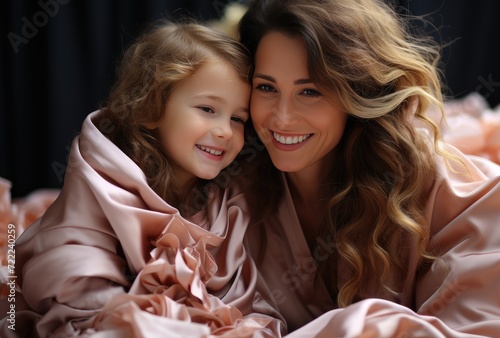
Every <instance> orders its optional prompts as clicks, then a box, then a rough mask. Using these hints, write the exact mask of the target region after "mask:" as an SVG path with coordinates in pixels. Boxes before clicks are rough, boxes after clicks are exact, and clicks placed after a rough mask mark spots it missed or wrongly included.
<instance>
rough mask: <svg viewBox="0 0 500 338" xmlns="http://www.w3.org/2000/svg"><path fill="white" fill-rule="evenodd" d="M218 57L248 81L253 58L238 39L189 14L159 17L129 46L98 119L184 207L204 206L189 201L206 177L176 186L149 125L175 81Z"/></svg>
mask: <svg viewBox="0 0 500 338" xmlns="http://www.w3.org/2000/svg"><path fill="white" fill-rule="evenodd" d="M214 60H215V61H224V62H227V63H229V64H231V65H232V66H233V67H234V69H235V70H236V72H237V73H238V74H239V75H240V76H241V79H242V80H244V81H248V75H249V71H250V66H251V59H250V56H249V53H248V51H247V49H246V48H245V47H243V46H242V45H241V44H240V43H239V42H238V41H237V40H234V39H232V38H230V37H229V36H227V35H226V34H225V33H223V32H220V31H217V30H215V29H212V28H210V27H208V26H205V25H202V24H200V23H197V22H195V21H194V20H190V19H185V20H184V21H181V20H179V22H173V21H168V20H160V21H158V22H155V23H154V24H153V26H152V27H151V28H150V29H148V30H146V31H145V32H144V33H143V34H142V35H141V36H140V37H138V39H137V40H136V41H135V42H134V43H133V44H132V45H131V46H130V47H129V48H128V49H127V50H126V52H125V54H124V57H123V59H122V62H121V64H120V67H119V69H118V74H117V81H116V82H115V85H114V87H113V88H112V90H111V93H110V95H109V97H108V99H107V101H106V102H105V104H103V107H102V109H101V112H100V114H99V115H98V118H97V119H96V120H95V121H94V123H95V124H96V126H97V127H98V128H99V129H100V131H101V132H102V133H103V134H105V135H106V136H107V137H108V138H109V139H110V140H111V141H112V142H113V143H115V144H116V145H117V146H118V147H119V148H120V149H121V150H122V151H123V152H124V153H125V154H127V155H128V156H129V157H130V158H131V159H132V160H133V161H134V162H135V163H136V164H137V165H138V166H139V167H140V168H141V169H142V170H143V172H144V174H145V176H146V179H147V181H148V184H149V185H150V186H151V188H152V189H153V190H154V191H155V192H156V193H157V194H158V195H159V196H161V197H162V198H163V199H164V200H166V201H167V202H169V203H171V204H172V205H174V206H176V207H182V209H183V210H180V211H181V212H183V211H184V212H187V213H192V212H195V211H197V210H199V209H200V207H202V205H197V206H194V205H190V203H187V202H186V201H191V202H193V200H194V198H195V197H194V196H192V195H193V194H192V192H193V191H194V190H193V187H194V186H197V188H198V189H196V191H198V192H200V191H202V192H203V191H205V190H204V188H203V186H204V185H205V184H206V183H207V182H206V181H204V180H201V179H199V180H198V181H197V182H194V183H193V186H190V187H180V186H178V185H179V184H178V183H177V182H176V179H175V177H174V175H173V174H172V167H171V166H170V165H169V163H168V159H167V158H166V157H165V156H164V154H163V153H162V150H161V147H160V143H159V141H158V138H157V135H156V133H155V131H154V130H148V129H147V128H146V127H145V126H146V124H147V123H149V122H156V121H158V120H160V119H161V117H162V115H163V114H164V112H165V105H166V103H167V101H168V99H169V96H170V94H171V93H172V91H173V90H174V89H175V86H176V84H177V83H179V82H180V81H182V80H183V79H186V78H187V77H189V76H190V75H192V74H193V73H194V72H196V70H197V69H199V68H200V67H201V66H202V65H203V64H205V63H207V62H209V61H214ZM198 195H199V194H198ZM196 198H199V196H197V197H196ZM181 201H182V203H181ZM197 203H198V204H200V203H199V201H197ZM191 204H192V203H191ZM201 204H203V203H201Z"/></svg>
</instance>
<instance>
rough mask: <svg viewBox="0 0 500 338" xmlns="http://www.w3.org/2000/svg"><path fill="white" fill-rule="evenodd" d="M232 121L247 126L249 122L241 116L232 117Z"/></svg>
mask: <svg viewBox="0 0 500 338" xmlns="http://www.w3.org/2000/svg"><path fill="white" fill-rule="evenodd" d="M231 121H234V122H236V123H241V124H245V123H246V122H247V121H246V120H244V119H243V118H241V117H239V116H233V117H231Z"/></svg>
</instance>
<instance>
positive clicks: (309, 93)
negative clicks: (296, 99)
mask: <svg viewBox="0 0 500 338" xmlns="http://www.w3.org/2000/svg"><path fill="white" fill-rule="evenodd" d="M302 93H303V94H304V95H306V96H312V97H316V96H321V94H320V92H318V91H317V90H314V89H304V90H303V91H302Z"/></svg>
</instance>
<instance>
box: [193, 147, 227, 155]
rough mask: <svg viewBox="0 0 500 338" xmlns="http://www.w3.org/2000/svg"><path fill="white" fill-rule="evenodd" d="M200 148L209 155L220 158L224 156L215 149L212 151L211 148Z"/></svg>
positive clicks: (220, 151)
mask: <svg viewBox="0 0 500 338" xmlns="http://www.w3.org/2000/svg"><path fill="white" fill-rule="evenodd" d="M198 148H200V149H201V150H203V151H206V152H207V153H210V154H212V155H215V156H220V155H222V150H214V149H211V148H207V147H204V146H199V147H198Z"/></svg>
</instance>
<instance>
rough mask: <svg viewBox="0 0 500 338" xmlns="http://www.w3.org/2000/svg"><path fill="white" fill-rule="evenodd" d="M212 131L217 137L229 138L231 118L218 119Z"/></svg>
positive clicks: (230, 134) (231, 131)
mask: <svg viewBox="0 0 500 338" xmlns="http://www.w3.org/2000/svg"><path fill="white" fill-rule="evenodd" d="M212 132H213V133H214V135H215V136H216V137H218V138H224V139H229V138H231V137H232V136H233V128H231V120H229V121H228V120H226V119H219V120H218V121H217V123H216V125H215V126H214V128H213V130H212Z"/></svg>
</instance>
